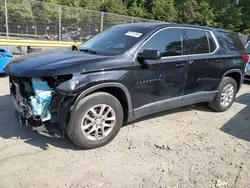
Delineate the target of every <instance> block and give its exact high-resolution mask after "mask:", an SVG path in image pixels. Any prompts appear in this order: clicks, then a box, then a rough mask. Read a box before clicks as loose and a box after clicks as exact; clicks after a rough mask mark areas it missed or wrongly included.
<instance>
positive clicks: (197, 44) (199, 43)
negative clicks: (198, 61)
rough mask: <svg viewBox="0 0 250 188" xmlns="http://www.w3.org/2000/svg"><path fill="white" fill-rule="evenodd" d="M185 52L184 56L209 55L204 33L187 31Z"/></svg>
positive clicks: (192, 30)
mask: <svg viewBox="0 0 250 188" xmlns="http://www.w3.org/2000/svg"><path fill="white" fill-rule="evenodd" d="M185 31H186V37H187V39H186V42H185V51H186V54H204V53H209V46H208V40H207V34H206V31H200V30H194V29H187V30H185Z"/></svg>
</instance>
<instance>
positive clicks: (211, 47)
mask: <svg viewBox="0 0 250 188" xmlns="http://www.w3.org/2000/svg"><path fill="white" fill-rule="evenodd" d="M207 36H208V39H209V45H210V52H213V51H214V50H215V49H216V43H215V41H214V38H213V37H212V35H211V33H210V32H208V31H207Z"/></svg>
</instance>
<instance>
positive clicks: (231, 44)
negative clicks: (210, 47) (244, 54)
mask: <svg viewBox="0 0 250 188" xmlns="http://www.w3.org/2000/svg"><path fill="white" fill-rule="evenodd" d="M219 34H220V36H219V41H220V43H221V46H222V47H223V48H224V49H225V50H226V52H238V51H244V50H245V49H244V46H243V43H242V42H241V40H240V38H239V36H238V34H237V33H233V32H223V31H220V32H219Z"/></svg>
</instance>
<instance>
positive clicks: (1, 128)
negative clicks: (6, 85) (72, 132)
mask: <svg viewBox="0 0 250 188" xmlns="http://www.w3.org/2000/svg"><path fill="white" fill-rule="evenodd" d="M0 104H1V105H0V138H3V139H15V138H18V139H21V140H24V142H25V143H27V144H30V145H33V146H36V147H39V148H41V149H43V150H47V149H48V148H49V146H50V145H51V146H54V147H59V148H63V149H68V150H79V148H78V147H77V146H75V145H74V144H73V142H71V140H69V138H67V137H66V138H64V139H55V138H49V137H45V136H42V135H39V134H38V133H37V132H35V131H33V130H32V129H31V127H21V125H20V124H19V122H18V121H17V119H16V117H15V111H14V108H13V106H12V102H11V98H10V96H9V95H5V96H0Z"/></svg>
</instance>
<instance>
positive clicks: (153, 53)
mask: <svg viewBox="0 0 250 188" xmlns="http://www.w3.org/2000/svg"><path fill="white" fill-rule="evenodd" d="M138 58H140V59H147V60H159V59H161V52H160V51H159V50H153V49H144V50H143V51H142V52H141V53H139V54H138Z"/></svg>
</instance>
